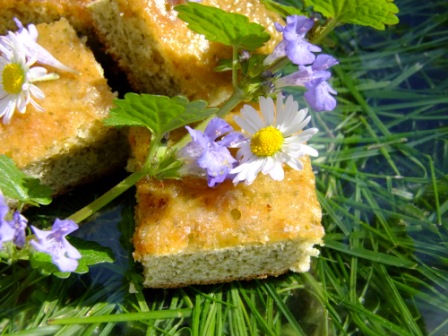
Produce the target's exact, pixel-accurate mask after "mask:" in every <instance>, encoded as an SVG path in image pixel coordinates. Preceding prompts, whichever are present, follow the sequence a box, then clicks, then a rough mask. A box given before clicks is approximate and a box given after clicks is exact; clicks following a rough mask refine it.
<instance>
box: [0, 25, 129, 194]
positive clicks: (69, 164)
mask: <svg viewBox="0 0 448 336" xmlns="http://www.w3.org/2000/svg"><path fill="white" fill-rule="evenodd" d="M36 27H37V30H38V32H39V37H38V43H39V44H41V45H42V46H43V47H44V48H46V49H47V50H48V51H49V52H50V53H51V54H52V55H53V56H54V57H55V58H56V59H58V60H59V61H61V62H62V63H63V64H65V65H67V66H69V67H71V68H72V69H73V70H75V71H76V73H70V72H60V71H56V70H55V69H50V68H49V71H50V72H52V71H54V72H57V73H58V74H59V76H60V77H59V78H58V79H56V80H51V81H46V82H40V83H38V86H39V88H40V89H41V90H42V91H43V92H44V94H45V99H43V100H38V101H37V102H38V103H39V105H41V106H42V107H43V108H44V110H45V111H43V112H40V111H37V110H36V109H35V108H34V107H33V106H32V105H31V104H30V105H28V106H27V109H26V113H24V114H20V113H17V112H16V113H15V114H14V116H13V117H12V119H11V122H10V124H8V125H4V124H3V123H0V142H1V143H2V146H1V148H0V154H6V155H7V156H9V157H10V158H11V159H13V161H14V162H15V163H16V165H17V166H18V167H19V168H21V169H22V170H24V171H25V172H27V173H29V174H30V175H32V176H35V177H38V178H40V179H41V181H42V182H43V183H44V184H46V185H49V186H50V187H51V188H52V189H53V191H54V192H55V193H59V192H61V191H63V190H64V189H67V188H69V187H72V186H74V185H76V184H78V183H80V182H83V181H88V180H91V179H93V178H95V177H98V176H100V175H102V174H104V173H106V172H108V171H110V170H112V169H115V168H117V166H122V165H123V163H124V162H125V161H126V158H127V155H128V150H127V148H128V146H127V140H126V137H125V136H124V135H123V134H122V131H120V130H117V129H115V128H108V127H105V126H104V125H103V123H102V119H103V118H105V117H106V116H107V115H108V113H109V108H110V107H111V106H112V104H113V100H114V99H115V95H114V94H113V93H112V92H111V90H110V88H109V86H108V85H107V82H106V79H105V78H104V76H103V70H102V68H101V66H100V65H99V64H98V63H97V62H96V61H95V58H94V57H93V54H92V53H91V51H90V50H89V49H88V48H87V47H86V45H85V41H84V40H81V39H79V38H78V36H77V34H76V32H75V30H74V29H73V28H72V27H71V26H70V24H69V23H68V21H67V20H65V19H61V20H60V21H58V22H54V23H51V24H39V25H37V26H36Z"/></svg>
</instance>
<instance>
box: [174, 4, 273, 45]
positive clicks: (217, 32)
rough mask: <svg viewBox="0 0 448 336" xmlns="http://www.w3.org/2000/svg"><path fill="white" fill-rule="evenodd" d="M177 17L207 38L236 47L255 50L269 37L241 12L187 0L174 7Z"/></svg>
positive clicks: (258, 25)
mask: <svg viewBox="0 0 448 336" xmlns="http://www.w3.org/2000/svg"><path fill="white" fill-rule="evenodd" d="M175 9H176V11H177V12H178V15H177V17H178V18H179V19H181V20H183V21H185V22H186V23H187V24H188V28H190V29H191V30H192V31H194V32H196V33H198V34H202V35H204V36H205V38H206V39H207V40H209V41H213V42H219V43H222V44H224V45H227V46H233V47H236V48H238V49H240V50H241V49H245V50H255V49H258V48H260V47H262V46H263V44H264V43H265V42H267V41H269V39H270V35H269V34H268V33H267V32H265V28H264V27H263V26H262V25H260V24H258V23H254V22H249V19H248V18H247V17H246V16H244V15H241V14H236V13H230V12H226V11H223V10H222V9H219V8H215V7H211V6H204V5H201V4H198V3H192V2H190V3H188V4H183V5H179V6H176V7H175Z"/></svg>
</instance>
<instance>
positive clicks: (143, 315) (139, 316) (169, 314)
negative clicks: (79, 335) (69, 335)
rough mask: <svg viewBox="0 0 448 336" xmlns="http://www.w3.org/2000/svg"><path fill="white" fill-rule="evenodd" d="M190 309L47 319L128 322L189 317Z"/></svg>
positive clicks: (57, 322) (55, 320)
mask: <svg viewBox="0 0 448 336" xmlns="http://www.w3.org/2000/svg"><path fill="white" fill-rule="evenodd" d="M191 314H192V311H191V309H188V308H187V309H176V310H159V311H151V312H140V313H126V314H111V315H103V316H87V317H66V318H55V319H49V320H48V324H50V325H55V324H86V323H108V322H129V321H139V320H152V319H156V320H158V319H171V318H183V317H190V316H191Z"/></svg>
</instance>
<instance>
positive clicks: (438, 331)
mask: <svg viewBox="0 0 448 336" xmlns="http://www.w3.org/2000/svg"><path fill="white" fill-rule="evenodd" d="M447 330H448V319H446V320H445V321H443V322H442V323H441V324H440V325H439V326H438V327H436V328H434V329H433V330H432V331H431V332H430V333H429V334H428V336H440V335H446V331H447Z"/></svg>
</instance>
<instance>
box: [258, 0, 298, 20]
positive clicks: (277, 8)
mask: <svg viewBox="0 0 448 336" xmlns="http://www.w3.org/2000/svg"><path fill="white" fill-rule="evenodd" d="M260 2H261V3H262V4H263V5H265V7H266V8H267V9H268V10H270V11H272V12H275V13H277V14H279V15H280V16H281V17H284V18H285V17H287V16H290V15H304V14H305V11H303V10H302V9H303V4H300V7H302V9H299V8H298V6H297V5H296V6H295V7H293V6H287V5H283V4H280V3H278V2H276V1H273V0H260Z"/></svg>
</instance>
